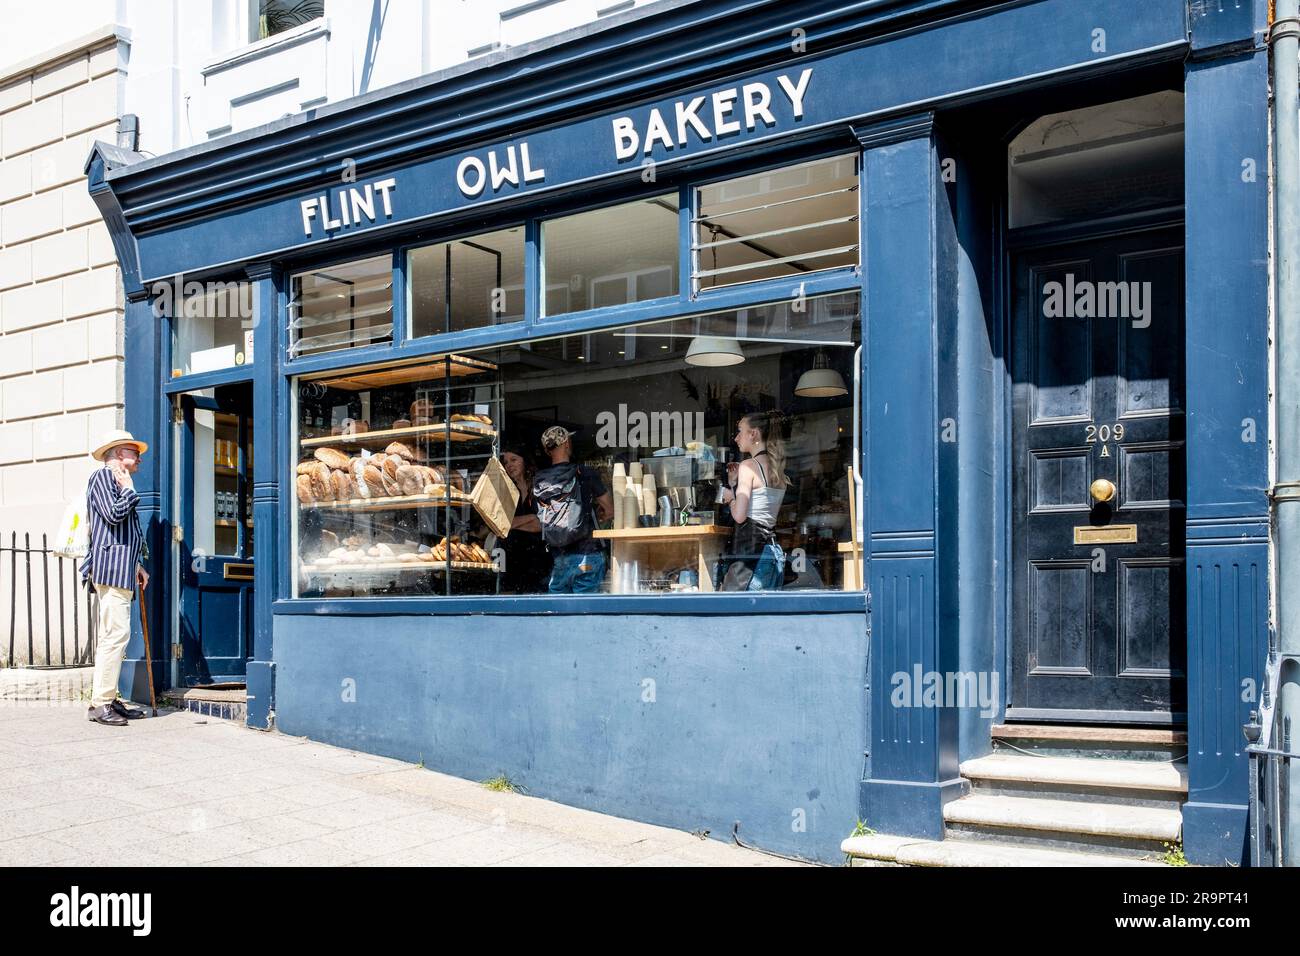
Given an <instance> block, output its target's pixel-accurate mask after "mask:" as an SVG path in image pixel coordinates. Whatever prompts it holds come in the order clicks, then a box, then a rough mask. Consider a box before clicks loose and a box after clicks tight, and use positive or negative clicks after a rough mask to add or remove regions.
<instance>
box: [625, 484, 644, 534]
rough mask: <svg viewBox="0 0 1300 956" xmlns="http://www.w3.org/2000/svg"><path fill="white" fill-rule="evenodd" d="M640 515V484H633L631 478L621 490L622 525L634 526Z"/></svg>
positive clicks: (626, 526)
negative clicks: (622, 490)
mask: <svg viewBox="0 0 1300 956" xmlns="http://www.w3.org/2000/svg"><path fill="white" fill-rule="evenodd" d="M640 517H641V486H640V485H637V484H633V483H632V481H631V479H629V480H628V483H627V488H626V490H624V492H623V527H624V528H635V527H637V526H638V525H640V523H641V522H640V520H639V519H640Z"/></svg>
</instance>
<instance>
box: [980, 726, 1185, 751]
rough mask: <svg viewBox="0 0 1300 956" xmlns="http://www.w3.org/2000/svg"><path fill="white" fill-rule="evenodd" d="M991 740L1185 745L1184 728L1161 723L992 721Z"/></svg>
mask: <svg viewBox="0 0 1300 956" xmlns="http://www.w3.org/2000/svg"><path fill="white" fill-rule="evenodd" d="M991 736H992V737H993V738H994V739H995V740H1040V741H1072V740H1073V741H1088V742H1089V743H1110V744H1135V745H1136V744H1146V745H1154V746H1160V747H1173V746H1186V744H1187V731H1186V730H1176V729H1167V728H1162V727H1081V726H1071V725H1067V724H995V725H994V726H993V729H992V732H991Z"/></svg>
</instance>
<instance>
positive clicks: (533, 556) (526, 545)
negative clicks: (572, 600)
mask: <svg viewBox="0 0 1300 956" xmlns="http://www.w3.org/2000/svg"><path fill="white" fill-rule="evenodd" d="M501 464H502V465H503V466H504V467H505V470H506V474H507V475H509V476H510V479H511V481H513V482H514V483H515V485H516V487H518V488H519V506H518V507H517V508H516V509H515V517H514V520H513V521H511V522H510V534H508V535H506V537H504V538H502V539H500V547H501V548H502V549H503V550H504V551H505V569H504V571H503V572H502V575H501V590H502V591H503V592H505V593H507V594H542V593H545V591H546V590H547V589H548V587H549V584H550V579H551V556H550V554H549V553H548V552H547V550H546V542H545V541H543V540H542V523H541V521H539V520H538V518H537V502H536V500H534V498H533V476H534V475H535V474H536V473H537V467H536V465H535V464H534V462H533V456H532V455H530V454H529V453H528V451H527V450H526V449H525V448H523V447H522V446H519V445H514V446H511V447H509V448H507V449H506V450H505V451H503V452H502V453H501Z"/></svg>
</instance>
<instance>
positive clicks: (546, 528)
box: [533, 425, 614, 594]
mask: <svg viewBox="0 0 1300 956" xmlns="http://www.w3.org/2000/svg"><path fill="white" fill-rule="evenodd" d="M573 434H574V433H573V432H571V431H569V430H568V429H566V428H563V427H562V426H560V425H553V426H552V427H550V428H548V429H546V431H544V432H542V450H543V451H545V452H546V454H547V455H549V456H550V458H551V464H550V466H549V467H546V468H543V469H541V470H540V471H538V472H537V474H536V476H534V478H533V497H534V498H535V499H536V501H537V517H538V520H539V521H540V523H541V528H542V540H544V541H545V542H546V546H547V549H548V550H549V551H550V552H551V557H552V559H553V561H554V564H553V566H552V568H551V581H550V588H549V589H550V592H551V593H552V594H590V593H592V592H594V591H598V590H600V584H601V581H603V580H604V578H605V552H604V551H603V550H601V546H600V542H598V541H596V539H595V538H593V537H592V532H594V531H595V530H596V528H597V525H598V522H600V521H608V520H609V519H610V518H612V517H613V516H614V502H613V499H611V498H610V495H609V492H608V491H606V490H605V485H604V483H603V482H602V481H601V480H600V475H598V474H597V473H596V472H595V471H593V470H592V469H590V468H584V467H583V466H582V465H575V464H574V463H573V461H572V458H573Z"/></svg>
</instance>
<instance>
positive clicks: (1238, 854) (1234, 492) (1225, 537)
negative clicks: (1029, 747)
mask: <svg viewBox="0 0 1300 956" xmlns="http://www.w3.org/2000/svg"><path fill="white" fill-rule="evenodd" d="M1267 65H1268V57H1267V55H1266V53H1264V52H1263V51H1262V50H1260V51H1255V52H1251V53H1245V54H1239V55H1234V56H1231V57H1224V58H1217V59H1210V60H1201V61H1195V60H1194V61H1192V62H1190V63H1189V64H1188V67H1187V85H1186V96H1187V99H1186V160H1185V162H1186V176H1187V195H1186V203H1187V259H1186V300H1187V387H1186V393H1187V660H1188V674H1187V698H1188V700H1187V730H1188V751H1189V752H1188V774H1189V778H1190V786H1189V793H1188V803H1187V804H1186V806H1185V807H1184V808H1183V844H1184V848H1185V853H1186V855H1187V858H1188V860H1190V861H1191V862H1194V863H1208V864H1222V863H1224V862H1225V861H1227V862H1231V863H1239V862H1243V860H1244V858H1245V841H1246V799H1247V760H1246V758H1245V754H1244V748H1245V743H1246V742H1245V739H1244V737H1243V735H1242V731H1241V727H1242V724H1244V723H1245V722H1246V720H1247V719H1248V717H1249V714H1250V711H1251V710H1252V709H1255V708H1256V707H1258V701H1257V698H1256V697H1255V696H1253V695H1257V694H1258V688H1259V686H1260V683H1261V680H1262V677H1263V670H1264V659H1265V653H1266V650H1267V640H1268V591H1267V582H1268V538H1267V527H1268V519H1267V515H1268V509H1267V502H1266V499H1265V489H1266V488H1267V486H1268V458H1267V455H1268V452H1267V449H1268V245H1267V236H1268V172H1267V171H1268V70H1267Z"/></svg>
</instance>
